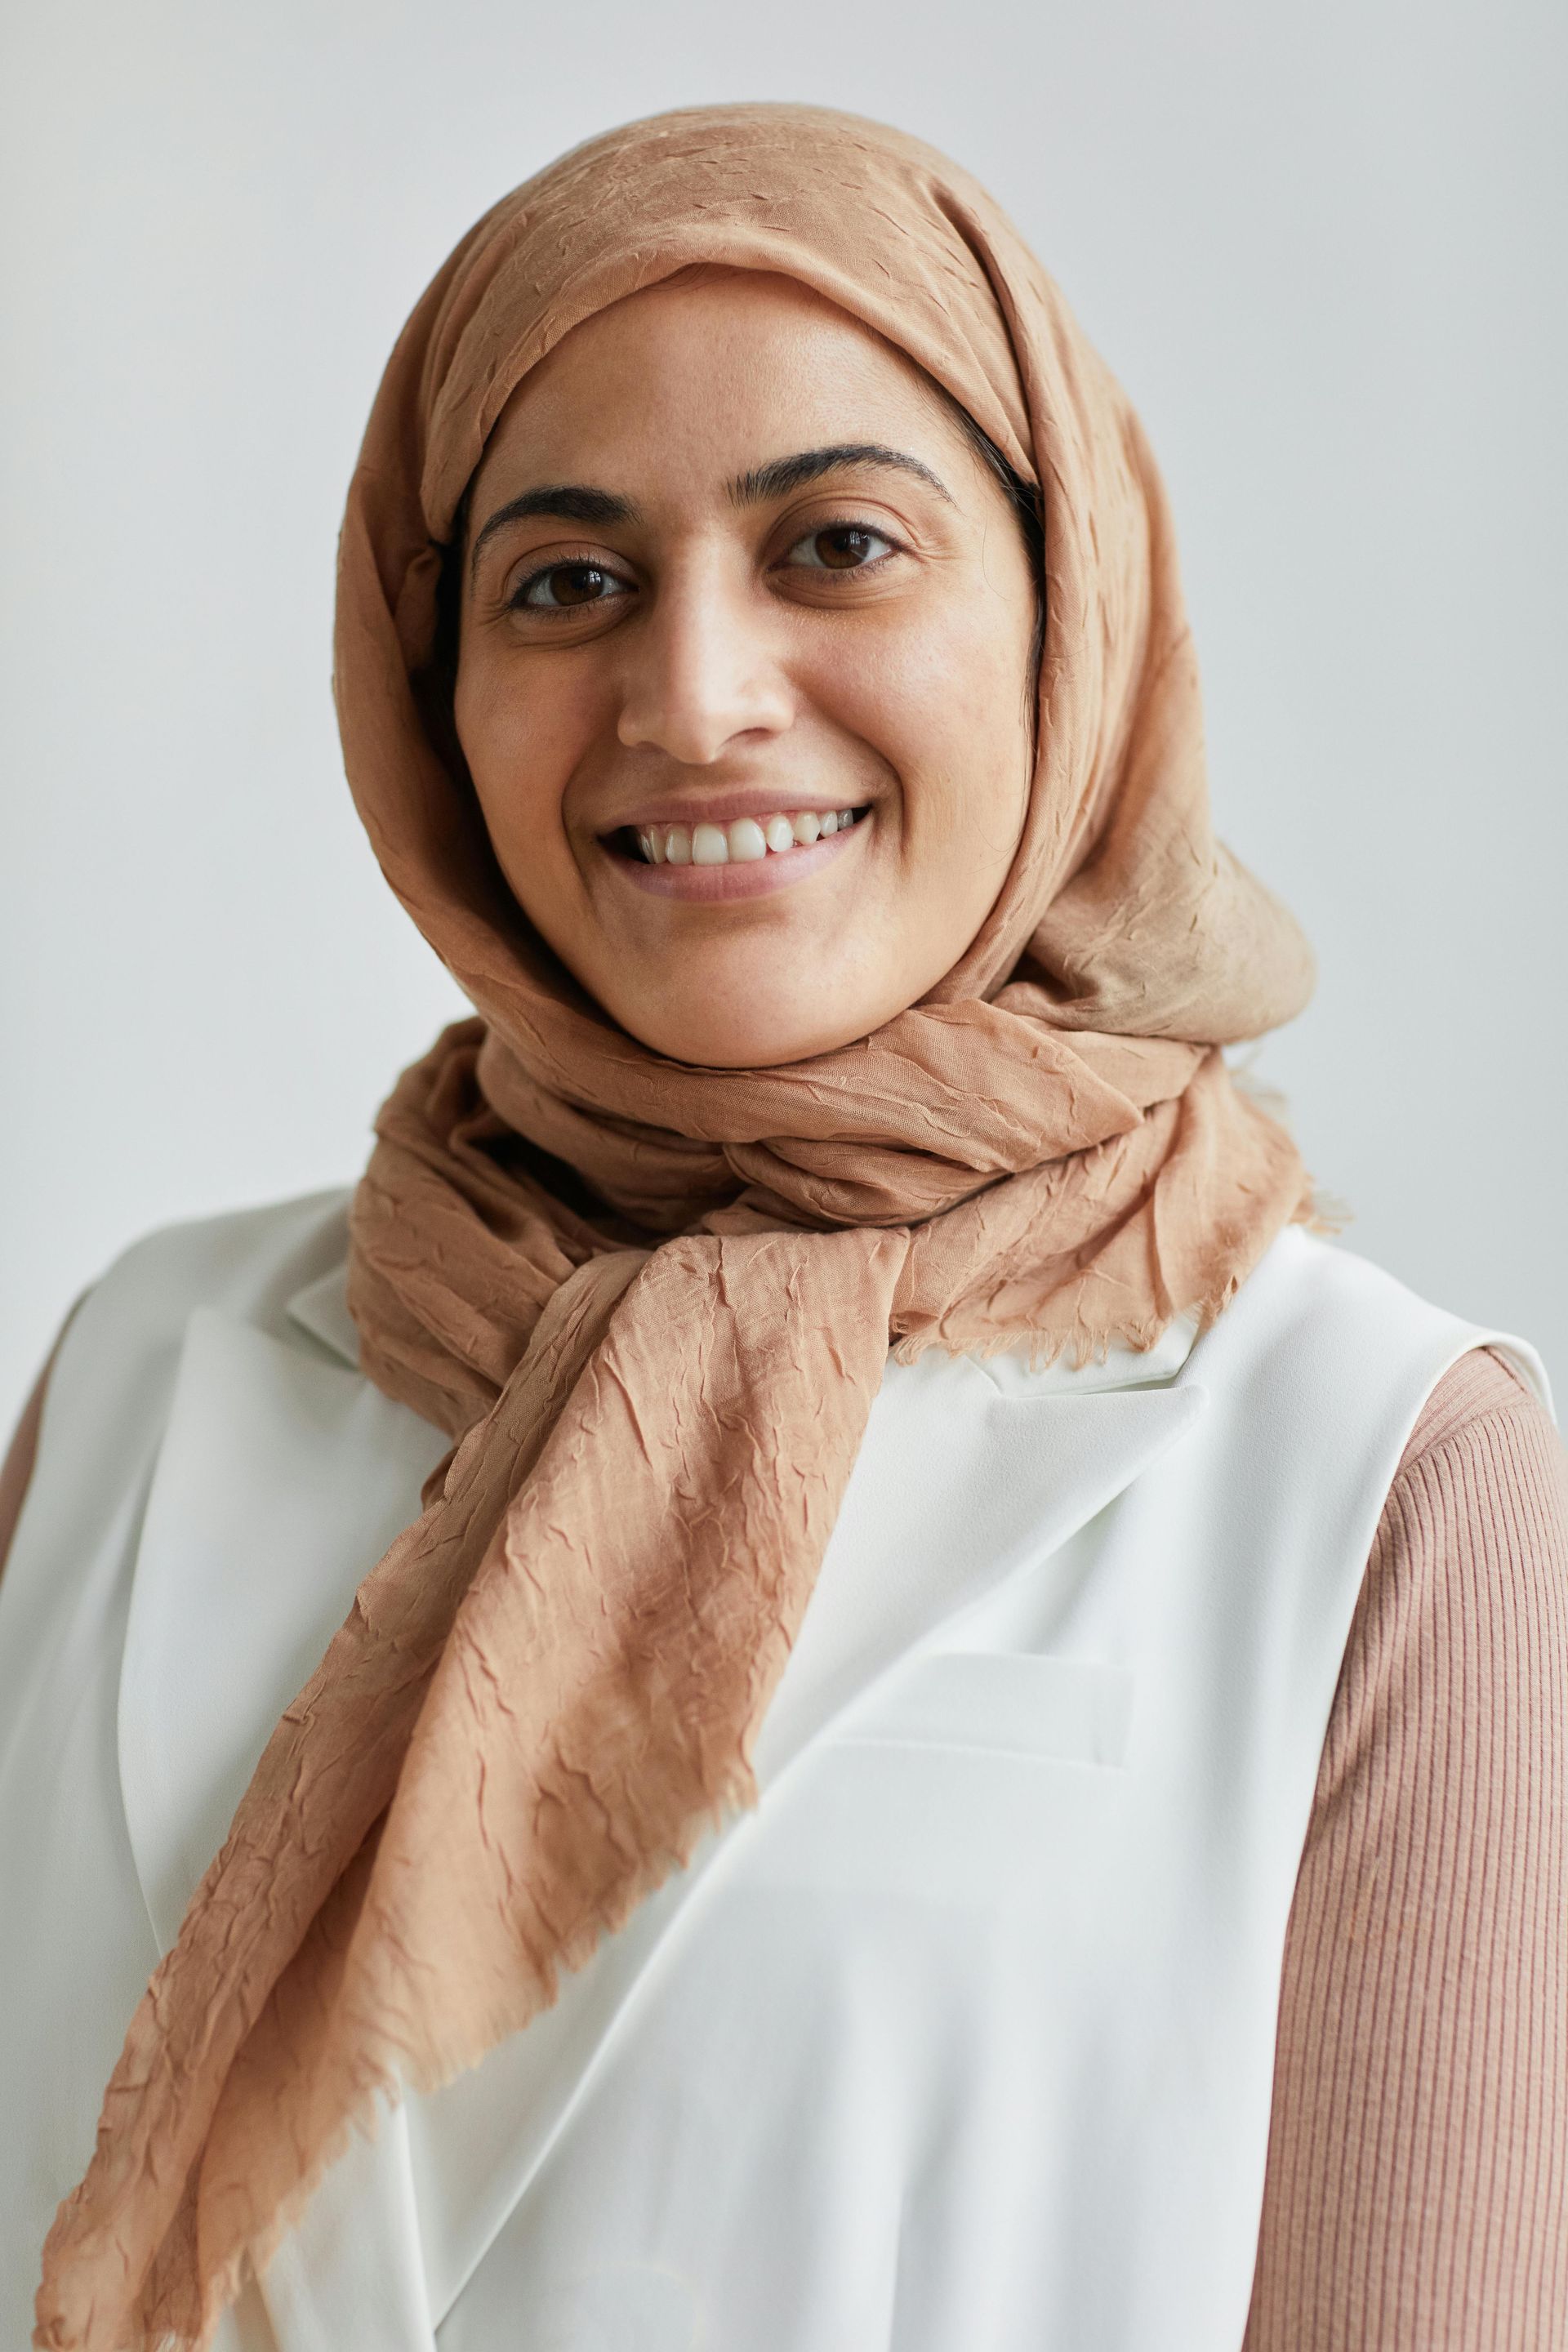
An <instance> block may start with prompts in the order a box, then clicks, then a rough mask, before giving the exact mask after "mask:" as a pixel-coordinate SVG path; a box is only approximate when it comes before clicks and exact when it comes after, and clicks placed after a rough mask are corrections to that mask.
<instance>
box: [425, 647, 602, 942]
mask: <svg viewBox="0 0 1568 2352" xmlns="http://www.w3.org/2000/svg"><path fill="white" fill-rule="evenodd" d="M581 699H582V698H581V696H580V694H579V693H575V692H574V689H573V688H572V686H571V685H570V684H568V683H567V682H566V681H565V680H563V679H556V680H553V681H552V680H550V679H548V678H544V677H527V678H524V677H521V676H520V675H519V674H518V671H517V669H516V668H514V667H511V666H510V665H507V664H504V663H489V662H486V661H485V660H484V659H483V658H482V657H481V658H479V659H478V660H475V661H471V662H470V661H469V660H468V658H467V657H465V659H464V662H463V663H462V665H461V666H460V667H459V669H458V691H457V695H456V698H455V705H454V715H455V718H456V720H457V730H458V742H459V743H460V744H461V746H462V750H463V756H464V758H465V759H466V760H467V761H468V773H469V774H470V775H471V776H472V778H473V780H474V790H475V792H476V793H477V794H478V796H479V807H480V810H481V812H482V814H483V815H484V820H485V825H486V829H487V830H488V832H489V836H490V839H491V841H492V843H493V844H494V845H495V850H496V855H497V856H498V857H499V858H500V863H501V866H502V869H503V870H504V872H505V873H506V876H507V878H508V879H509V881H510V883H511V885H512V887H513V888H514V889H515V890H516V892H517V894H518V897H519V898H520V899H521V902H522V905H523V907H524V908H525V910H526V911H527V912H528V913H529V914H531V915H534V916H535V917H536V918H537V915H538V913H539V911H540V910H539V909H538V908H536V907H535V906H534V905H533V904H531V900H532V899H533V898H534V897H535V896H536V895H537V893H538V892H539V891H540V890H541V889H542V888H558V887H559V886H560V883H561V881H562V880H563V877H564V870H565V868H566V867H568V866H571V864H572V861H571V856H570V850H569V846H568V844H567V841H566V835H565V832H564V829H563V802H564V799H565V795H566V791H567V787H568V784H569V782H570V781H571V778H572V775H573V773H574V770H575V768H576V767H577V765H578V762H579V761H580V760H581V758H582V755H583V751H584V745H585V743H586V742H587V740H588V739H589V736H590V733H591V727H592V719H591V716H590V714H589V713H587V712H586V711H584V709H581V708H580V707H579V706H580V703H581ZM572 870H573V871H574V870H575V869H574V868H573V869H572Z"/></svg>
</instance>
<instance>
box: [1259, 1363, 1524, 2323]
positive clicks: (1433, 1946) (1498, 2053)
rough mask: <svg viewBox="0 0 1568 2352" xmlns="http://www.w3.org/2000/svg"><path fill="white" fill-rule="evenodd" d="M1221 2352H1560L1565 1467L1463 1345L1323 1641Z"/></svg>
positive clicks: (1517, 1394) (1499, 1374) (1517, 1400)
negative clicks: (1301, 1837) (1253, 2242)
mask: <svg viewBox="0 0 1568 2352" xmlns="http://www.w3.org/2000/svg"><path fill="white" fill-rule="evenodd" d="M1244 2352H1568V1481H1565V1478H1564V1457H1563V1449H1562V1447H1561V1445H1560V1444H1559V1442H1558V1439H1557V1436H1556V1433H1555V1431H1554V1430H1553V1429H1552V1423H1551V1421H1550V1420H1549V1418H1548V1416H1547V1414H1546V1413H1545V1412H1543V1411H1542V1408H1541V1407H1540V1406H1539V1405H1538V1404H1537V1403H1536V1402H1535V1401H1534V1400H1533V1398H1531V1396H1530V1395H1529V1393H1528V1392H1527V1391H1525V1389H1524V1388H1523V1386H1522V1385H1521V1382H1520V1381H1518V1380H1517V1379H1516V1378H1515V1376H1514V1375H1513V1374H1512V1373H1511V1372H1510V1370H1508V1369H1507V1367H1506V1366H1505V1365H1504V1364H1503V1362H1502V1361H1501V1360H1500V1359H1499V1358H1498V1357H1496V1356H1493V1355H1491V1354H1490V1353H1489V1352H1486V1351H1477V1352H1475V1353H1473V1354H1471V1355H1469V1356H1468V1357H1466V1358H1465V1359H1463V1360H1462V1361H1461V1362H1460V1363H1459V1364H1458V1365H1456V1366H1455V1367H1454V1369H1453V1370H1452V1371H1450V1372H1449V1373H1448V1375H1447V1377H1446V1379H1445V1380H1444V1381H1442V1382H1441V1383H1440V1384H1439V1386H1438V1388H1437V1390H1436V1392H1435V1394H1434V1396H1433V1397H1432V1399H1431V1401H1430V1402H1429V1403H1428V1405H1427V1407H1426V1412H1424V1413H1423V1415H1422V1417H1421V1420H1420V1422H1419V1423H1418V1424H1417V1426H1416V1429H1415V1434H1414V1435H1413V1437H1412V1439H1411V1442H1410V1444H1409V1446H1408V1447H1407V1448H1406V1451H1405V1457H1404V1460H1403V1461H1402V1462H1401V1464H1400V1466H1399V1470H1398V1472H1397V1474H1396V1475H1395V1478H1394V1485H1393V1486H1392V1488H1391V1489H1390V1492H1389V1496H1388V1501H1387V1504H1386V1506H1385V1507H1384V1514H1383V1517H1382V1520H1381V1522H1380V1524H1379V1527H1378V1530H1377V1535H1376V1538H1375V1540H1374V1542H1373V1549H1372V1555H1371V1559H1370V1560H1369V1562H1368V1567H1367V1575H1366V1580H1365V1583H1364V1586H1363V1591H1362V1595H1361V1599H1360V1602H1359V1605H1358V1608H1357V1611H1356V1615H1355V1619H1354V1622H1353V1624H1352V1632H1351V1636H1350V1641H1349V1643H1348V1645H1347V1648H1346V1653H1345V1660H1344V1665H1343V1669H1342V1675H1341V1678H1340V1684H1339V1688H1338V1691H1337V1694H1336V1696H1335V1700H1334V1706H1333V1710H1332V1715H1331V1720H1330V1725H1329V1731H1328V1737H1327V1739H1326V1741H1325V1745H1324V1750H1323V1757H1322V1763H1321V1770H1320V1774H1319V1779H1318V1786H1317V1793H1316V1798H1315V1801H1314V1805H1313V1811H1312V1815H1311V1821H1310V1828H1309V1831H1308V1835H1307V1841H1306V1844H1305V1848H1304V1851H1303V1855H1302V1862H1301V1869H1300V1877H1299V1879H1298V1882H1297V1888H1296V1895H1295V1902H1294V1905H1293V1907H1292V1910H1291V1914H1290V1922H1289V1931H1288V1934H1287V1937H1286V1946H1285V1958H1284V1967H1283V1972H1282V1977H1281V1986H1280V2011H1279V2047H1278V2052H1277V2055H1276V2062H1275V2073H1274V2095H1273V2109H1272V2116H1271V2122H1270V2131H1269V2144H1268V2173H1267V2179H1266V2183H1265V2189H1264V2197H1263V2213H1262V2222H1261V2229H1260V2232H1259V2242H1258V2269H1257V2273H1256V2277H1255V2281H1254V2286H1253V2298H1252V2309H1251V2315H1250V2318H1249V2321H1248V2325H1247V2337H1246V2344H1245V2347H1244Z"/></svg>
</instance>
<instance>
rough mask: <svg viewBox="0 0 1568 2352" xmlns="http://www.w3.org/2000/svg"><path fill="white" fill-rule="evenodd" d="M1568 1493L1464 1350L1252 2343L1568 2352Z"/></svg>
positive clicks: (3, 1539) (1423, 1499)
mask: <svg viewBox="0 0 1568 2352" xmlns="http://www.w3.org/2000/svg"><path fill="white" fill-rule="evenodd" d="M42 1388H43V1382H42V1381H40V1382H39V1391H38V1393H39V1394H41V1391H42ZM37 1402H38V1397H37V1395H36V1396H35V1398H34V1400H33V1403H32V1405H31V1406H30V1407H29V1411H28V1412H27V1414H26V1416H25V1417H24V1422H23V1425H22V1427H21V1429H20V1430H19V1431H18V1432H17V1441H16V1445H15V1446H14V1448H13V1452H12V1457H11V1460H10V1463H9V1465H7V1467H8V1475H3V1476H0V1562H3V1561H4V1559H5V1551H6V1549H7V1545H8V1542H9V1538H10V1533H11V1526H12V1524H13V1523H14V1519H15V1514H16V1507H18V1506H19V1505H20V1502H21V1499H22V1494H23V1491H24V1489H25V1487H26V1480H27V1472H28V1469H29V1468H30V1466H31V1460H32V1452H33V1444H34V1442H35V1439H36V1435H37ZM1565 1485H1568V1482H1565V1479H1564V1457H1563V1449H1562V1447H1561V1445H1560V1444H1559V1443H1558V1439H1557V1436H1556V1433H1555V1432H1554V1430H1553V1429H1552V1424H1551V1423H1550V1421H1549V1420H1548V1419H1547V1416H1546V1415H1545V1413H1544V1412H1542V1409H1541V1407H1540V1406H1539V1405H1538V1404H1536V1403H1535V1402H1534V1401H1533V1400H1532V1399H1531V1397H1530V1396H1529V1395H1528V1393H1527V1392H1526V1391H1525V1390H1524V1389H1523V1388H1522V1387H1521V1385H1520V1383H1519V1381H1517V1380H1516V1379H1515V1378H1514V1376H1513V1374H1512V1373H1511V1372H1510V1371H1509V1370H1507V1368H1506V1367H1505V1366H1504V1365H1503V1364H1502V1363H1501V1361H1500V1360H1499V1359H1498V1358H1496V1357H1494V1356H1492V1355H1489V1354H1487V1353H1483V1352H1480V1351H1477V1352H1475V1353H1472V1354H1470V1355H1468V1356H1466V1357H1465V1358H1464V1359H1463V1360H1461V1361H1460V1362H1459V1363H1458V1364H1457V1365H1456V1366H1455V1368H1454V1369H1453V1370H1452V1371H1451V1372H1449V1373H1448V1375H1447V1378H1446V1379H1445V1380H1444V1381H1442V1382H1441V1383H1440V1385H1439V1386H1438V1388H1437V1389H1436V1391H1435V1393H1434V1395H1433V1396H1432V1398H1431V1400H1430V1402H1429V1403H1428V1404H1427V1406H1426V1411H1425V1412H1423V1414H1422V1416H1421V1419H1420V1421H1419V1422H1418V1423H1417V1424H1416V1428H1415V1433H1414V1434H1413V1436H1412V1438H1411V1441H1410V1444H1409V1445H1408V1446H1407V1447H1406V1449H1405V1456H1404V1459H1403V1461H1402V1462H1401V1464H1400V1466H1399V1471H1398V1474H1397V1475H1396V1476H1395V1478H1394V1485H1393V1487H1392V1488H1391V1490H1390V1493H1389V1496H1388V1501H1387V1504H1386V1505H1385V1507H1384V1513H1383V1517H1382V1520H1381V1522H1380V1524H1379V1527H1378V1530H1377V1537H1376V1540H1375V1542H1374V1544H1373V1550H1372V1556H1371V1559H1370V1561H1369V1563H1368V1567H1367V1576H1366V1582H1365V1585H1364V1587H1363V1592H1362V1597H1361V1601H1360V1604H1359V1606H1358V1608H1357V1611H1356V1615H1355V1620H1354V1623H1353V1625H1352V1632H1351V1637H1350V1641H1349V1643H1348V1645H1347V1648H1346V1652H1345V1660H1344V1666H1343V1670H1342V1675H1341V1677H1340V1684H1339V1690H1338V1693H1337V1696H1336V1698H1335V1701H1334V1707H1333V1713H1332V1717H1331V1721H1330V1725H1329V1732H1328V1738H1327V1740H1326V1742H1325V1745H1324V1749H1323V1759H1322V1766H1321V1771H1320V1774H1319V1780H1318V1789H1317V1796H1316V1801H1315V1803H1314V1806H1313V1810H1312V1815H1311V1821H1310V1827H1309V1830H1308V1834H1307V1842H1306V1847H1305V1850H1304V1853H1303V1857H1302V1863H1301V1870H1300V1879H1299V1882H1298V1885H1297V1890H1296V1899H1295V1904H1294V1906H1293V1908H1292V1911H1291V1914H1290V1924H1289V1934H1288V1936H1287V1939H1286V1947H1285V1961H1284V1970H1283V1975H1282V1979H1281V1987H1280V2009H1279V2054H1278V2058H1277V2062H1276V2066H1275V2076H1274V2107H1273V2117H1272V2124H1271V2129H1270V2134H1269V2147H1268V2179H1267V2183H1266V2186H1265V2190H1264V2200H1263V2221H1262V2229H1261V2232H1260V2237H1259V2243H1258V2274H1257V2279H1256V2283H1255V2285H1254V2291H1253V2303H1252V2315H1251V2318H1250V2321H1249V2323H1248V2326H1247V2340H1246V2345H1245V2347H1243V2352H1568V1851H1565V1836H1568V1491H1565Z"/></svg>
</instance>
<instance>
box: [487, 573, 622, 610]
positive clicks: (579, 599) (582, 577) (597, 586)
mask: <svg viewBox="0 0 1568 2352" xmlns="http://www.w3.org/2000/svg"><path fill="white" fill-rule="evenodd" d="M629 593H630V589H629V587H628V584H627V583H626V581H624V580H621V579H618V578H617V577H616V574H615V572H606V571H605V567H604V565H603V564H602V563H551V564H547V565H546V567H545V569H544V570H543V571H542V572H531V573H530V575H529V577H528V578H527V579H526V580H523V581H520V582H519V583H518V586H517V588H516V590H515V591H514V593H513V594H512V596H511V598H510V603H511V604H512V607H513V609H514V610H516V611H519V612H525V613H574V612H579V611H580V610H581V609H582V607H583V606H584V604H608V603H609V602H610V600H611V599H612V598H613V597H616V596H625V595H627V594H629Z"/></svg>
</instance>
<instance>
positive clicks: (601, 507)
mask: <svg viewBox="0 0 1568 2352" xmlns="http://www.w3.org/2000/svg"><path fill="white" fill-rule="evenodd" d="M855 466H891V467H895V468H896V469H897V471H898V472H900V473H901V474H912V475H913V476H914V478H915V479H916V480H917V481H921V482H924V483H926V484H927V485H928V487H929V488H931V489H933V490H935V492H936V493H937V496H938V497H939V498H942V499H946V500H947V503H948V505H949V506H952V504H953V503H954V501H953V498H952V492H951V491H950V490H949V488H947V485H946V483H945V482H943V481H942V480H941V479H940V478H938V476H937V475H935V474H933V473H932V471H931V467H929V466H926V465H922V464H921V460H920V459H919V458H918V457H910V455H909V453H908V452H907V451H906V450H903V449H889V447H888V446H887V445H886V443H884V442H881V441H836V442H833V443H831V444H830V445H829V446H827V447H826V448H824V449H799V450H797V451H796V452H795V456H794V457H775V458H773V461H772V463H771V464H770V465H766V466H757V467H753V468H752V471H751V472H750V473H747V474H737V475H736V476H735V478H734V480H733V481H731V483H730V484H729V485H728V488H729V494H730V499H731V504H732V505H735V506H738V507H749V506H759V505H761V504H762V503H763V500H765V499H786V498H788V496H789V495H790V492H791V491H792V490H803V489H805V488H806V487H807V485H808V484H809V483H812V482H817V481H820V480H821V479H822V477H823V476H824V475H825V474H837V473H842V472H844V471H845V470H846V469H847V468H848V467H855ZM537 515H547V516H549V517H550V518H551V519H552V520H560V521H563V522H580V523H586V524H590V525H591V524H595V523H597V524H599V525H600V526H602V527H603V526H607V525H610V524H614V523H627V522H639V521H640V520H642V509H641V508H640V507H639V506H638V505H637V502H636V500H635V499H624V498H622V497H620V496H619V494H618V493H617V492H616V491H615V490H596V489H594V488H591V487H590V486H589V484H587V483H586V482H545V483H542V485H541V486H540V488H538V489H536V490H524V491H523V492H522V494H521V497H519V498H515V499H508V500H507V502H506V504H505V506H504V507H497V509H496V510H495V512H494V514H493V515H491V516H490V517H489V519H488V520H487V521H486V523H485V525H484V527H483V529H482V530H480V531H479V533H478V534H477V536H476V538H475V540H474V544H473V547H472V549H471V550H470V551H469V555H468V573H469V577H470V578H471V577H472V575H473V573H474V572H475V570H476V569H477V567H478V564H479V552H480V550H481V549H482V548H483V546H484V544H485V542H486V541H487V540H489V539H490V538H492V537H493V536H494V534H495V533H496V532H497V531H498V530H505V528H506V526H507V524H508V523H512V522H527V521H529V520H531V519H532V518H533V517H534V516H537Z"/></svg>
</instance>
